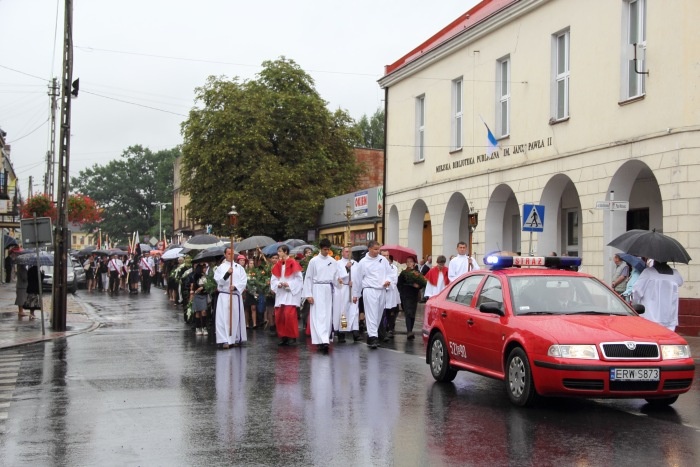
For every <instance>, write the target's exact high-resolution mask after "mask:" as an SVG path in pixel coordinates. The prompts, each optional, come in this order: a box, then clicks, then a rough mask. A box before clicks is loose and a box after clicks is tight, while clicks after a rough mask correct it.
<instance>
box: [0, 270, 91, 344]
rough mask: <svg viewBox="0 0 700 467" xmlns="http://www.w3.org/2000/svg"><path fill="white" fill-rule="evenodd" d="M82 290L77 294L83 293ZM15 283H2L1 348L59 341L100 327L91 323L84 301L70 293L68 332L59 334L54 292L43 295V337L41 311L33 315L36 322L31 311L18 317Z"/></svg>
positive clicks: (67, 316)
mask: <svg viewBox="0 0 700 467" xmlns="http://www.w3.org/2000/svg"><path fill="white" fill-rule="evenodd" d="M81 292H82V291H78V294H80V293H81ZM15 293H16V292H15V283H14V282H11V283H9V284H5V283H2V284H0V349H7V348H10V347H17V346H20V345H25V344H33V343H36V342H41V341H47V340H51V339H58V338H62V337H68V336H73V335H75V334H81V333H83V332H88V331H92V330H94V329H97V328H98V327H99V323H96V322H94V321H92V320H91V319H90V318H89V317H88V314H87V311H86V308H85V305H84V304H83V302H82V300H80V299H79V298H77V297H76V296H74V295H72V294H68V297H67V299H66V304H67V308H68V314H67V315H66V331H62V332H57V331H53V330H52V329H51V324H50V321H49V319H50V317H51V311H50V309H51V291H45V292H44V331H45V335H42V334H41V311H40V310H36V311H35V312H34V314H35V315H36V317H37V319H35V320H30V319H29V311H25V312H24V313H25V315H26V316H24V317H22V318H18V316H17V305H15Z"/></svg>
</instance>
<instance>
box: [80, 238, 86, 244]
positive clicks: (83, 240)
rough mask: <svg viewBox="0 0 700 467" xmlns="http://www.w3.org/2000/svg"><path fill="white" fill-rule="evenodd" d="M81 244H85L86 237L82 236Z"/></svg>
mask: <svg viewBox="0 0 700 467" xmlns="http://www.w3.org/2000/svg"><path fill="white" fill-rule="evenodd" d="M80 244H81V245H85V237H80Z"/></svg>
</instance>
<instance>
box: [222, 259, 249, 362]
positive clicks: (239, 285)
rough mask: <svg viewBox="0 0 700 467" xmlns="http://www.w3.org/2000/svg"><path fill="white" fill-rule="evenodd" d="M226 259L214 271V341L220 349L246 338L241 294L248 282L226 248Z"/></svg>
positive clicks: (243, 340)
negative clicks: (216, 298)
mask: <svg viewBox="0 0 700 467" xmlns="http://www.w3.org/2000/svg"><path fill="white" fill-rule="evenodd" d="M224 256H225V257H226V259H225V260H224V261H223V262H222V263H221V264H220V265H219V267H218V268H216V271H214V280H215V281H216V288H217V290H218V291H219V299H218V300H217V302H216V343H217V344H220V345H221V348H222V349H228V348H229V347H230V346H239V345H240V344H241V343H243V342H245V341H247V340H248V336H247V335H246V330H245V315H244V312H243V300H242V299H241V294H242V293H243V291H244V290H245V287H246V284H247V283H248V276H247V275H246V272H245V269H244V268H243V267H242V266H241V265H240V264H238V263H235V262H234V261H233V250H231V248H226V250H225V252H224Z"/></svg>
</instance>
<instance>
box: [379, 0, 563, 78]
mask: <svg viewBox="0 0 700 467" xmlns="http://www.w3.org/2000/svg"><path fill="white" fill-rule="evenodd" d="M550 1H553V0H519V1H516V2H515V3H509V4H507V5H506V6H504V7H503V8H501V9H499V10H496V11H494V12H493V13H492V14H490V15H489V16H487V17H486V18H484V19H483V20H481V21H480V22H478V23H476V24H474V25H473V26H471V27H468V28H467V29H465V30H464V31H463V32H460V33H458V34H457V35H455V36H454V37H452V38H450V39H448V40H447V41H445V42H444V43H442V44H440V45H438V46H436V47H435V48H434V49H430V50H428V51H427V52H425V53H424V54H423V55H421V56H419V57H417V58H416V59H414V60H412V61H410V62H408V63H407V64H405V65H403V66H401V67H399V68H398V69H396V70H395V71H393V72H391V73H389V74H387V75H386V76H384V77H383V78H381V79H380V80H379V81H378V82H379V86H380V87H381V88H382V89H384V88H388V87H390V86H392V85H394V84H396V83H398V82H400V81H402V80H404V79H406V78H408V77H410V76H411V75H413V74H415V73H417V72H419V71H421V70H423V69H425V68H427V67H429V66H430V65H432V64H434V63H436V62H439V61H440V60H442V59H444V58H445V57H446V56H448V55H451V54H453V53H454V52H456V51H457V50H460V49H462V48H464V47H466V46H468V45H469V44H471V43H473V42H475V41H477V40H479V39H481V38H482V37H484V36H486V35H488V34H491V33H492V32H494V31H495V30H498V29H500V28H502V27H503V26H505V25H506V24H508V23H510V22H512V21H514V20H516V19H518V18H519V17H521V16H523V15H525V14H527V13H529V12H531V11H532V10H534V9H536V8H539V7H541V6H542V5H544V4H545V3H548V2H550Z"/></svg>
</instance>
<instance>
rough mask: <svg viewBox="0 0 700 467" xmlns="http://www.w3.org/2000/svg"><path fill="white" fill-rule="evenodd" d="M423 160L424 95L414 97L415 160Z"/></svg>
mask: <svg viewBox="0 0 700 467" xmlns="http://www.w3.org/2000/svg"><path fill="white" fill-rule="evenodd" d="M424 160H425V96H424V95H423V96H418V97H417V98H416V162H423V161H424Z"/></svg>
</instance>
